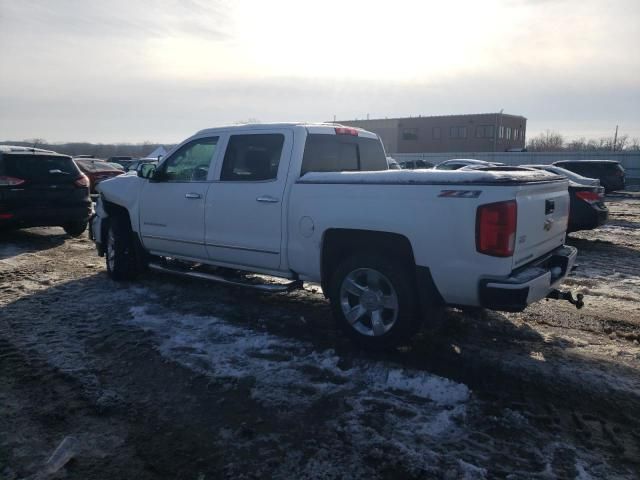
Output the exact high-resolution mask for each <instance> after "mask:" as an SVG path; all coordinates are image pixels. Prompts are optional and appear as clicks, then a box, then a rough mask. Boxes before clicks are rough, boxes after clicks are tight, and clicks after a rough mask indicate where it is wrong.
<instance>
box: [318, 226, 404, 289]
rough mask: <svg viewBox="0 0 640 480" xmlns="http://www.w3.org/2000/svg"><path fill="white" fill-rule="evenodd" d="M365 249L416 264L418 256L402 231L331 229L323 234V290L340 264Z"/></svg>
mask: <svg viewBox="0 0 640 480" xmlns="http://www.w3.org/2000/svg"><path fill="white" fill-rule="evenodd" d="M362 251H372V252H376V253H384V254H385V255H392V256H394V257H396V258H397V259H398V260H400V261H402V262H403V263H404V264H406V265H407V266H410V267H412V268H413V267H415V257H414V255H413V248H412V246H411V242H410V241H409V239H408V238H407V237H406V236H404V235H401V234H399V233H393V232H384V231H378V230H361V229H348V228H330V229H327V230H326V231H325V232H324V233H323V236H322V247H321V259H320V278H321V284H322V290H323V291H325V292H326V291H328V288H327V287H328V284H329V282H330V281H331V277H332V275H333V273H334V272H335V270H336V268H337V266H338V264H339V263H340V262H341V261H342V260H344V259H345V258H347V257H349V256H351V255H353V254H355V253H358V252H362Z"/></svg>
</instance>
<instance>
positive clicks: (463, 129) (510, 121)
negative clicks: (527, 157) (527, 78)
mask: <svg viewBox="0 0 640 480" xmlns="http://www.w3.org/2000/svg"><path fill="white" fill-rule="evenodd" d="M337 123H341V124H343V125H349V126H353V127H360V128H364V129H365V130H369V131H372V132H375V133H377V134H378V135H379V136H380V138H381V139H382V142H383V143H384V146H385V149H386V150H387V152H388V153H390V154H393V153H422V152H504V151H507V150H511V149H519V148H524V146H525V135H526V130H527V119H526V118H525V117H521V116H519V115H509V114H506V113H479V114H470V115H442V116H432V117H408V118H385V119H372V120H343V121H338V122H337Z"/></svg>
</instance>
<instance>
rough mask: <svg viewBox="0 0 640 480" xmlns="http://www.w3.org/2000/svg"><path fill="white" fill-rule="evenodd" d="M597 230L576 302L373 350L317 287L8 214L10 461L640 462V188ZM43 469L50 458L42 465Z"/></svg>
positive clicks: (401, 465)
mask: <svg viewBox="0 0 640 480" xmlns="http://www.w3.org/2000/svg"><path fill="white" fill-rule="evenodd" d="M608 201H609V203H608V204H609V206H610V209H611V221H610V223H609V224H608V225H606V226H605V227H602V228H600V229H598V230H595V231H590V232H579V233H576V234H573V235H571V236H570V238H569V243H570V244H572V245H575V246H577V247H578V248H579V249H580V255H579V260H578V262H579V264H580V265H579V268H578V269H577V271H576V272H575V273H574V275H573V276H571V277H570V278H569V279H568V280H567V282H566V285H567V286H569V287H570V288H571V289H572V290H574V291H575V292H582V293H583V294H584V295H585V302H586V306H585V308H584V309H583V310H579V311H578V310H576V309H575V308H574V307H573V306H571V305H569V304H568V303H566V302H554V301H544V302H540V303H538V304H536V305H534V306H532V307H530V308H529V309H528V310H527V311H525V312H523V313H519V314H502V313H496V312H489V311H479V310H478V311H460V310H454V309H451V310H447V311H446V312H445V313H444V315H445V326H444V328H443V329H442V331H440V332H438V333H437V334H433V333H432V332H422V333H421V334H420V335H419V337H418V338H416V340H415V341H414V342H413V344H412V345H411V346H410V347H408V348H404V349H401V350H399V351H395V352H386V353H378V354H372V353H368V352H363V351H359V350H357V349H356V348H354V347H353V346H352V345H351V344H350V343H349V342H348V341H346V340H345V339H344V338H343V337H342V336H341V335H340V334H339V332H338V330H337V329H336V328H335V326H334V324H333V322H332V320H331V317H330V313H329V308H328V305H327V303H326V302H325V301H324V299H323V297H322V295H321V293H320V292H319V289H318V288H317V287H316V286H313V285H306V286H305V289H304V290H301V291H298V292H296V293H293V294H288V295H273V296H268V295H265V294H261V293H256V292H253V291H247V290H242V289H238V288H229V287H224V286H220V285H216V284H209V283H198V282H195V281H189V280H184V279H178V278H175V277H170V276H164V275H158V274H147V275H145V276H144V277H142V278H141V279H140V280H139V281H137V282H135V283H127V284H116V283H114V282H112V281H110V280H109V279H108V278H107V276H106V273H105V268H104V261H103V259H101V258H99V257H97V255H96V254H95V251H94V249H93V245H92V243H91V242H90V241H89V240H88V238H86V237H82V238H78V239H71V238H69V237H67V236H66V235H65V234H64V232H63V231H62V230H61V229H57V228H40V229H29V230H24V231H17V232H8V233H7V232H5V233H0V479H3V480H4V479H21V478H28V477H30V476H33V475H34V474H36V473H37V472H38V471H40V469H41V468H42V466H43V464H44V462H46V461H47V458H48V457H49V455H50V454H51V452H52V451H53V450H54V449H55V447H56V446H57V445H58V444H59V443H60V442H61V441H62V440H63V439H64V438H65V437H68V436H71V437H73V438H75V439H76V440H77V448H76V449H75V451H74V458H73V460H71V461H70V462H69V463H68V464H67V465H66V466H65V467H64V468H62V469H61V470H59V471H58V472H57V473H54V474H53V475H51V476H50V477H49V478H66V479H191V480H203V479H215V478H234V479H241V478H282V479H290V478H296V479H303V478H314V479H315V478H320V479H333V478H370V479H376V478H416V479H418V478H419V479H430V478H445V479H481V478H505V479H506V478H508V479H529V478H545V479H546V478H549V479H551V478H571V479H573V478H579V479H589V478H620V479H633V478H639V477H640V375H639V373H640V372H639V371H640V345H639V342H640V197H637V196H636V197H634V196H631V195H619V196H612V197H609V198H608ZM43 478H47V477H43Z"/></svg>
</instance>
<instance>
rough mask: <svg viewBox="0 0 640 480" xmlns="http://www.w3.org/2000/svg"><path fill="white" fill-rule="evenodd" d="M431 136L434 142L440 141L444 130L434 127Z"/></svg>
mask: <svg viewBox="0 0 640 480" xmlns="http://www.w3.org/2000/svg"><path fill="white" fill-rule="evenodd" d="M431 134H432V135H433V139H434V140H440V139H441V138H442V130H440V127H433V130H432V132H431Z"/></svg>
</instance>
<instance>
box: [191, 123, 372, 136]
mask: <svg viewBox="0 0 640 480" xmlns="http://www.w3.org/2000/svg"><path fill="white" fill-rule="evenodd" d="M296 127H299V128H305V129H306V130H307V131H308V132H309V133H315V134H326V135H340V134H344V135H354V136H361V137H366V138H378V136H377V135H376V134H375V133H373V132H369V131H368V130H364V129H362V128H357V127H351V126H346V125H341V124H339V123H322V122H318V123H313V122H280V123H244V124H235V125H222V126H219V127H213V128H205V129H203V130H200V131H198V132H197V133H196V135H215V134H218V133H222V132H228V131H234V130H242V131H247V130H254V131H259V130H269V129H275V128H296Z"/></svg>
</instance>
